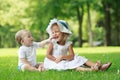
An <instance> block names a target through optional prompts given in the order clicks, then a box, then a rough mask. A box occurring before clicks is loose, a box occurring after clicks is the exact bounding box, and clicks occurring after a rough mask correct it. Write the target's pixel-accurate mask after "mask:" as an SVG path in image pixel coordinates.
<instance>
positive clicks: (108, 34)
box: [103, 2, 111, 46]
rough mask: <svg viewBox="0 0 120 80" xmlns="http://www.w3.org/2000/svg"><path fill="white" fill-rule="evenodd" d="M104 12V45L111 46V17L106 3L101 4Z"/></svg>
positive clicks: (108, 5)
mask: <svg viewBox="0 0 120 80" xmlns="http://www.w3.org/2000/svg"><path fill="white" fill-rule="evenodd" d="M103 7H104V12H105V45H106V46H110V45H111V24H110V22H111V16H110V4H109V3H108V2H106V3H105V2H103Z"/></svg>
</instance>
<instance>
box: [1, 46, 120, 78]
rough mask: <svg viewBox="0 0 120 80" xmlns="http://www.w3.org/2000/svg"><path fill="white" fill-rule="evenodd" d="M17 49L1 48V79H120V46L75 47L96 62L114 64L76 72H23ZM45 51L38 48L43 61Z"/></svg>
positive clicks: (79, 52) (38, 55) (39, 59)
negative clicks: (104, 67) (102, 68)
mask: <svg viewBox="0 0 120 80" xmlns="http://www.w3.org/2000/svg"><path fill="white" fill-rule="evenodd" d="M17 50H18V49H16V48H14V49H13V48H10V49H9V48H5V49H4V48H3V49H0V80H120V72H119V71H120V61H119V60H120V47H93V48H74V51H75V53H76V54H79V55H82V56H85V57H86V58H88V59H89V60H92V61H94V62H95V61H97V60H101V61H102V63H105V62H106V61H111V62H112V63H113V64H112V66H111V67H110V69H108V71H105V72H102V71H98V72H76V71H74V70H68V71H52V70H51V71H44V72H29V71H26V72H21V71H18V69H17V61H18V56H17ZM45 53H46V51H45V49H39V50H37V61H43V60H44V58H45Z"/></svg>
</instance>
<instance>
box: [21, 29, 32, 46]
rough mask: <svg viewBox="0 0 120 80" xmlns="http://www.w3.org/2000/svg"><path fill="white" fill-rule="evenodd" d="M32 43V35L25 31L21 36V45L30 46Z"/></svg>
mask: <svg viewBox="0 0 120 80" xmlns="http://www.w3.org/2000/svg"><path fill="white" fill-rule="evenodd" d="M32 43H33V37H32V34H31V33H30V32H29V31H25V32H24V33H23V36H22V44H23V45H25V46H31V45H32Z"/></svg>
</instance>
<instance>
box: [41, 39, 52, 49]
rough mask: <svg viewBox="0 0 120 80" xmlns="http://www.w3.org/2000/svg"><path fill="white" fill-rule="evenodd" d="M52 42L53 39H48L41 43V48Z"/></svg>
mask: <svg viewBox="0 0 120 80" xmlns="http://www.w3.org/2000/svg"><path fill="white" fill-rule="evenodd" d="M50 40H51V39H50V38H49V39H46V40H43V41H41V42H39V46H41V47H43V46H45V45H46V44H48V43H49V42H50Z"/></svg>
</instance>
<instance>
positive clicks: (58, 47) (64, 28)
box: [44, 19, 111, 71]
mask: <svg viewBox="0 0 120 80" xmlns="http://www.w3.org/2000/svg"><path fill="white" fill-rule="evenodd" d="M47 32H48V33H49V35H50V36H52V37H53V39H52V41H51V43H50V44H49V47H48V50H47V55H46V58H45V60H44V68H45V69H46V70H50V69H54V70H68V69H75V70H77V71H92V70H107V69H108V68H109V67H110V65H111V63H110V62H108V63H106V64H104V65H102V64H101V63H100V62H96V63H94V62H92V61H89V60H88V59H86V58H84V57H82V56H78V55H75V54H74V51H73V47H72V42H71V41H68V37H69V36H70V35H71V34H72V32H71V31H70V30H69V25H68V24H67V23H66V22H65V21H64V20H57V19H53V20H51V22H50V23H49V25H48V27H47ZM83 65H85V66H87V67H88V68H84V67H81V66H83Z"/></svg>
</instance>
